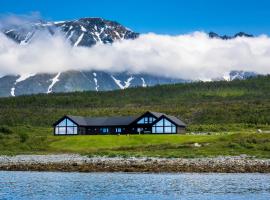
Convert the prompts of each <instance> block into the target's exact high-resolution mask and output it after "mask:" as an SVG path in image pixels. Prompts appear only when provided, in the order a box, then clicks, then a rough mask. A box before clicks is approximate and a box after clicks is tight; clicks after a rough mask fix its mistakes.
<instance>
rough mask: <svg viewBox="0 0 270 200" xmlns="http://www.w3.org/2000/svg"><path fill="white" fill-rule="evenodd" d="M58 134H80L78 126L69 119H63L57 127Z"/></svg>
mask: <svg viewBox="0 0 270 200" xmlns="http://www.w3.org/2000/svg"><path fill="white" fill-rule="evenodd" d="M55 134H56V135H76V134H78V127H77V125H76V124H74V123H73V122H72V121H71V120H69V119H67V118H66V119H63V120H62V121H61V122H59V124H58V125H57V126H56V127H55Z"/></svg>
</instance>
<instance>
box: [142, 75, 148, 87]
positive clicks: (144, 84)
mask: <svg viewBox="0 0 270 200" xmlns="http://www.w3.org/2000/svg"><path fill="white" fill-rule="evenodd" d="M141 80H142V86H143V87H147V85H146V83H145V80H144V78H143V77H141Z"/></svg>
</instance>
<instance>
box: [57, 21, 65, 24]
mask: <svg viewBox="0 0 270 200" xmlns="http://www.w3.org/2000/svg"><path fill="white" fill-rule="evenodd" d="M65 22H66V21H56V22H54V24H62V23H65Z"/></svg>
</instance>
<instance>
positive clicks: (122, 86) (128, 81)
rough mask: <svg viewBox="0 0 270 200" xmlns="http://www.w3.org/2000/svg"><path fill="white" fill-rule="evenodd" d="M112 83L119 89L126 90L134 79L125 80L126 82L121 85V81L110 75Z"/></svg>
mask: <svg viewBox="0 0 270 200" xmlns="http://www.w3.org/2000/svg"><path fill="white" fill-rule="evenodd" d="M111 77H112V79H113V80H114V82H115V83H116V84H117V85H118V86H119V88H120V89H122V90H123V89H126V88H128V87H129V86H130V84H131V81H132V80H133V79H134V78H133V77H132V76H131V77H129V78H128V79H127V81H124V83H125V84H124V85H122V84H121V80H118V79H116V78H115V77H114V76H113V75H111Z"/></svg>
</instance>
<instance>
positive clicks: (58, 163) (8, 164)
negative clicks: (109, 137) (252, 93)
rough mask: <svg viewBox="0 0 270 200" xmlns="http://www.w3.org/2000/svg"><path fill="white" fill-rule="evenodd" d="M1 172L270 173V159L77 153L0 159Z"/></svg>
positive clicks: (4, 157)
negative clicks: (136, 156)
mask: <svg viewBox="0 0 270 200" xmlns="http://www.w3.org/2000/svg"><path fill="white" fill-rule="evenodd" d="M0 170H33V171H79V172H96V171H100V172H105V171H106V172H118V171H125V172H262V173H269V172H270V159H256V158H253V157H248V156H246V155H240V156H219V157H216V158H192V159H191V158H190V159H188V158H153V157H142V158H135V157H130V158H122V157H114V158H108V157H87V156H82V155H78V154H55V155H17V156H0Z"/></svg>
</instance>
